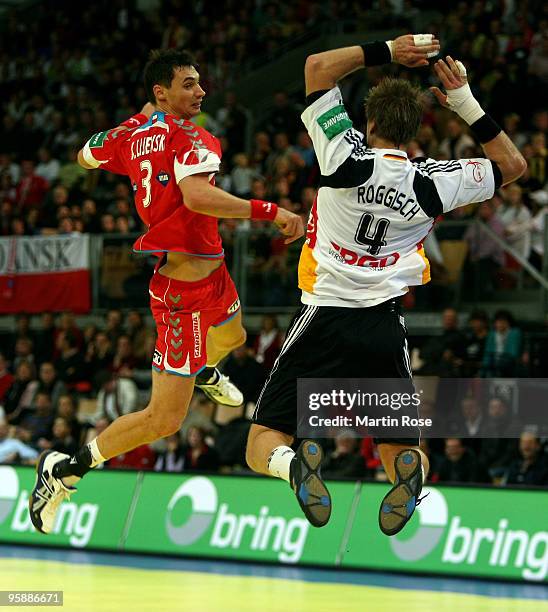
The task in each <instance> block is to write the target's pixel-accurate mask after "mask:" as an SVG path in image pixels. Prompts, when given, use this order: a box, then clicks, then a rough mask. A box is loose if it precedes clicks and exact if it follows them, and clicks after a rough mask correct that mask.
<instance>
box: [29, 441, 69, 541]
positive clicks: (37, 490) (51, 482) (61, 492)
mask: <svg viewBox="0 0 548 612" xmlns="http://www.w3.org/2000/svg"><path fill="white" fill-rule="evenodd" d="M63 459H70V457H69V455H65V454H63V453H57V452H55V451H45V452H43V453H42V454H41V455H40V460H39V461H38V465H37V466H36V483H35V484H34V489H33V490H32V493H31V494H30V497H29V513H30V520H31V521H32V524H33V525H34V527H35V529H36V530H37V531H41V532H42V533H51V531H52V530H53V527H54V525H55V516H56V514H57V510H58V509H59V504H60V503H61V502H62V501H64V500H68V499H70V496H71V494H72V493H74V491H76V487H67V486H66V485H65V484H63V481H62V480H61V479H60V478H55V476H53V474H52V471H53V466H54V465H55V464H56V463H59V462H60V461H63Z"/></svg>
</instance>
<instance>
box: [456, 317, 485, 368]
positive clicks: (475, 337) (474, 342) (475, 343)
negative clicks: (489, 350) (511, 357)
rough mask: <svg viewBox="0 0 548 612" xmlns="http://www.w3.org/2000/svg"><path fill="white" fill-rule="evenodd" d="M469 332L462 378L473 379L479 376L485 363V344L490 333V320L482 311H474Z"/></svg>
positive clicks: (469, 321)
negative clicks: (483, 362)
mask: <svg viewBox="0 0 548 612" xmlns="http://www.w3.org/2000/svg"><path fill="white" fill-rule="evenodd" d="M468 328H469V329H468V332H467V334H466V339H465V346H464V361H463V363H462V367H461V376H463V377H464V378H472V377H474V376H477V375H478V373H479V370H480V368H481V364H482V361H483V355H484V352H485V343H486V342H487V335H488V333H489V320H488V318H487V315H486V314H485V313H484V312H482V311H474V312H472V314H471V315H470V318H469V319H468Z"/></svg>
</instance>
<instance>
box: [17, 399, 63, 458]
mask: <svg viewBox="0 0 548 612" xmlns="http://www.w3.org/2000/svg"><path fill="white" fill-rule="evenodd" d="M53 419H54V414H53V410H52V407H51V397H50V396H49V395H48V394H47V393H43V392H40V393H37V394H36V398H35V399H34V405H33V406H32V409H31V410H27V411H26V412H25V413H24V415H23V416H22V418H21V420H20V423H19V427H18V435H19V438H20V439H21V440H23V441H24V442H27V443H30V444H32V445H34V446H37V447H38V448H41V449H42V450H44V449H46V448H48V442H49V440H51V437H52V432H51V428H52V426H53Z"/></svg>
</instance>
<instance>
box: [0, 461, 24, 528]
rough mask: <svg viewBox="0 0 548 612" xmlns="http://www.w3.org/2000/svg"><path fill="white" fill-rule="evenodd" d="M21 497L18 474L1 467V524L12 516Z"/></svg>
mask: <svg viewBox="0 0 548 612" xmlns="http://www.w3.org/2000/svg"><path fill="white" fill-rule="evenodd" d="M18 495H19V478H18V477H17V472H16V471H15V470H14V469H13V468H12V467H8V466H5V465H2V466H0V523H3V522H4V520H5V518H6V517H7V516H8V515H9V514H10V512H11V511H12V510H13V507H14V506H15V502H16V500H17V496H18Z"/></svg>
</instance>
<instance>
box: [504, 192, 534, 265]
mask: <svg viewBox="0 0 548 612" xmlns="http://www.w3.org/2000/svg"><path fill="white" fill-rule="evenodd" d="M504 199H505V206H504V207H503V208H502V210H499V211H498V212H497V216H498V218H499V219H500V221H501V222H502V224H503V226H504V235H505V236H506V238H507V240H508V243H509V244H510V246H511V247H512V248H514V249H515V250H516V251H517V252H518V253H519V254H520V255H521V256H522V257H523V258H524V259H529V255H530V253H531V213H530V212H529V209H528V208H527V207H526V206H525V204H524V202H523V198H522V189H521V187H520V186H519V185H518V184H517V183H511V184H510V185H507V186H506V187H505V188H504ZM517 266H518V267H520V264H517ZM514 267H515V266H514Z"/></svg>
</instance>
